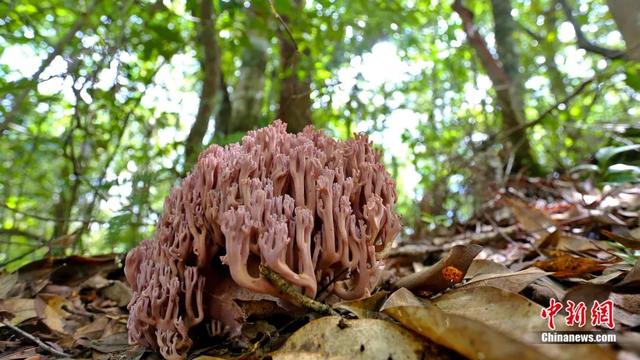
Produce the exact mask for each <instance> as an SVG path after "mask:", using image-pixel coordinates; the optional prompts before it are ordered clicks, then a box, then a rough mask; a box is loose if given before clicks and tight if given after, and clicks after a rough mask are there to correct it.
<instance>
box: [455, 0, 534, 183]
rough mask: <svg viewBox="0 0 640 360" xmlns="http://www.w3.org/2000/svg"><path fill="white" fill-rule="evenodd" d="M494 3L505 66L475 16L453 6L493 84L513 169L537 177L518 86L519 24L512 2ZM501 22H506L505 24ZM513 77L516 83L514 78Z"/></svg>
mask: <svg viewBox="0 0 640 360" xmlns="http://www.w3.org/2000/svg"><path fill="white" fill-rule="evenodd" d="M492 2H493V3H494V5H497V6H494V20H495V25H496V27H495V31H496V44H498V46H497V47H498V55H499V56H500V57H502V56H504V57H506V59H505V60H506V63H504V62H503V61H501V60H502V59H501V58H500V59H496V58H494V56H493V55H492V54H491V51H489V48H488V47H487V44H486V43H485V41H484V39H483V38H482V36H481V35H480V34H479V33H478V32H477V31H476V29H475V26H474V24H473V13H472V12H471V11H470V10H469V9H467V8H466V7H464V5H463V4H462V0H456V1H455V2H454V3H453V10H454V11H455V12H456V13H458V15H459V16H460V18H461V19H462V25H463V28H464V31H465V33H466V35H467V38H468V40H469V43H470V44H471V46H472V47H473V48H474V49H475V51H476V53H477V55H478V57H479V58H480V62H481V63H482V66H483V67H484V69H485V71H486V72H487V75H488V76H489V78H490V79H491V82H492V83H493V88H494V90H495V92H496V95H497V99H498V104H499V105H500V111H501V114H502V131H503V132H505V133H509V136H508V140H509V142H510V143H511V146H513V148H514V166H513V169H514V170H515V171H520V170H526V171H528V172H530V173H534V174H535V173H538V172H539V165H538V163H537V162H536V161H535V158H534V157H533V155H532V152H531V146H530V143H529V139H528V137H527V134H526V128H524V127H522V124H524V120H525V119H524V102H523V97H522V93H523V91H522V83H521V82H520V83H519V84H518V81H519V80H518V79H519V76H520V75H519V69H518V53H517V50H516V48H515V41H514V39H513V33H514V31H515V28H516V24H515V21H514V20H513V17H511V4H510V3H509V2H507V1H504V2H503V1H501V0H492ZM496 12H497V13H496ZM505 14H506V15H508V16H507V18H505ZM502 22H506V24H503V23H502ZM514 75H515V76H516V78H515V79H513V78H512V76H514Z"/></svg>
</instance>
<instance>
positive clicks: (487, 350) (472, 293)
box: [383, 287, 614, 359]
mask: <svg viewBox="0 0 640 360" xmlns="http://www.w3.org/2000/svg"><path fill="white" fill-rule="evenodd" d="M405 296H406V295H405ZM392 297H393V295H392ZM390 300H391V297H390ZM409 303H415V301H411V302H409ZM425 303H426V305H424V307H425V308H429V307H430V306H431V307H435V308H436V309H438V310H439V311H440V314H438V312H437V311H431V313H430V314H429V315H431V316H429V317H427V318H423V319H422V321H423V322H421V323H420V325H422V326H429V328H432V329H433V331H434V332H435V334H436V335H437V336H440V337H443V336H445V334H446V335H447V337H449V338H450V339H448V340H449V341H454V342H456V343H458V342H461V343H462V344H464V343H465V342H470V345H471V348H472V349H474V347H475V349H474V350H475V351H476V352H477V351H478V350H479V349H478V347H479V346H484V348H483V350H484V351H483V353H482V355H483V356H484V358H486V359H494V358H509V357H511V358H517V359H521V358H523V357H524V358H528V357H529V356H540V358H559V359H580V358H589V359H609V358H613V356H614V354H613V353H612V352H611V350H610V349H608V348H602V347H599V346H595V345H573V344H571V345H558V344H555V345H554V344H540V343H539V333H538V331H547V330H548V327H547V321H546V320H545V319H543V318H542V317H541V316H540V312H541V310H542V306H540V305H538V304H536V303H534V302H532V301H530V300H529V299H527V298H525V297H524V296H521V295H518V294H514V293H511V292H508V291H504V290H500V289H497V288H493V287H477V288H471V289H456V290H453V291H450V292H448V293H446V294H444V295H442V296H441V297H439V298H437V299H435V300H433V301H425ZM384 308H387V304H385V305H384V306H383V309H384ZM414 315H415V316H414V319H413V321H414V322H415V321H417V320H421V319H420V318H419V316H417V314H414ZM422 316H424V315H422ZM394 318H396V317H395V316H394ZM396 320H398V321H400V322H402V323H403V324H404V321H403V320H401V319H398V318H396ZM447 320H448V321H447ZM426 322H430V324H429V325H426V324H425V323H426ZM452 324H455V325H456V328H453V326H452ZM472 324H473V325H472ZM556 326H557V328H558V329H561V330H563V329H567V327H566V326H565V325H564V323H563V322H561V321H558V320H556ZM412 329H413V328H412ZM416 331H417V330H416ZM418 332H419V331H418ZM478 342H479V343H482V344H478ZM507 344H509V346H507ZM533 344H537V345H533ZM458 345H460V344H458ZM512 351H513V353H511V352H512ZM518 351H521V352H522V355H519V354H518ZM459 352H461V353H462V354H464V355H467V356H469V357H472V358H478V357H479V356H478V355H477V354H475V353H474V351H468V350H467V351H466V352H462V351H459ZM505 352H506V353H505ZM474 354H475V355H474Z"/></svg>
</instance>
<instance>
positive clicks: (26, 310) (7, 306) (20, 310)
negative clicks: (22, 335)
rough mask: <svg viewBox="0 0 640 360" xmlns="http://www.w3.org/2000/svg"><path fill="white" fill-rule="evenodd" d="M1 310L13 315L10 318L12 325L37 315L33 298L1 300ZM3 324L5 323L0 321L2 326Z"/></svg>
mask: <svg viewBox="0 0 640 360" xmlns="http://www.w3.org/2000/svg"><path fill="white" fill-rule="evenodd" d="M0 311H1V312H7V313H9V314H11V315H13V317H11V318H10V319H9V320H8V321H9V323H10V324H11V325H18V324H20V323H22V322H23V321H25V320H29V319H32V318H34V317H36V316H37V314H36V309H35V301H34V300H33V299H6V300H0ZM3 326H4V324H2V323H0V328H1V327H3Z"/></svg>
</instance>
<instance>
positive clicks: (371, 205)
mask: <svg viewBox="0 0 640 360" xmlns="http://www.w3.org/2000/svg"><path fill="white" fill-rule="evenodd" d="M396 198H397V195H396V190H395V183H394V181H393V180H392V179H391V177H390V176H389V173H388V172H387V171H386V170H385V168H384V166H383V164H382V161H381V154H380V153H379V152H378V151H376V150H374V149H373V147H372V146H371V144H370V143H369V141H368V139H367V137H366V136H364V135H356V137H355V138H353V139H349V140H347V141H336V140H334V139H332V138H330V137H327V136H326V135H324V133H322V132H321V131H318V130H315V129H314V128H313V127H311V126H308V127H306V128H305V129H304V131H302V132H301V133H298V134H289V133H287V132H286V125H285V124H284V123H282V122H280V121H276V122H274V123H273V124H272V125H271V126H268V127H266V128H263V129H259V130H256V131H250V132H249V133H248V134H247V135H246V136H245V137H244V138H243V139H242V142H241V143H239V144H231V145H227V146H226V147H221V146H218V145H212V146H211V147H209V148H208V149H206V150H205V151H204V152H203V153H202V154H200V156H199V157H198V162H197V164H196V165H195V168H194V169H193V171H192V172H191V173H190V174H189V175H188V176H187V177H186V178H185V179H184V180H183V181H182V184H181V185H180V186H179V187H177V188H175V189H173V190H172V192H171V194H170V195H169V197H167V199H166V200H165V205H164V211H163V215H162V217H161V218H160V220H159V222H158V224H157V228H156V233H155V238H154V239H153V240H147V241H144V242H142V243H141V244H140V245H139V246H138V247H137V248H135V249H133V250H132V251H131V252H130V253H129V254H128V255H127V259H126V264H125V275H126V277H127V280H128V281H129V282H130V284H131V287H132V289H133V291H134V295H133V298H132V299H131V302H130V303H129V310H130V313H131V315H130V318H129V323H128V327H129V341H130V342H131V343H137V344H141V345H144V346H149V347H151V348H154V349H156V350H158V351H160V353H161V354H162V355H163V356H164V357H165V358H182V357H184V355H185V354H186V352H187V351H188V350H189V349H190V348H191V346H192V345H193V341H192V337H191V336H192V335H193V331H194V330H195V328H196V327H197V326H198V325H199V324H201V323H203V321H204V322H217V323H219V324H222V326H221V328H222V329H223V331H224V332H226V334H227V335H229V336H238V335H239V334H240V329H241V325H242V320H243V319H242V318H241V317H240V316H236V315H234V313H233V311H227V310H225V309H229V308H230V306H232V305H231V304H230V302H232V299H230V297H229V296H225V294H224V291H223V289H226V288H227V286H228V285H224V286H223V285H221V284H223V283H225V284H228V282H229V281H231V280H225V279H228V278H229V277H230V278H231V279H232V281H233V283H235V285H237V286H238V287H239V288H242V289H245V290H248V291H250V292H252V293H255V294H260V295H263V296H266V297H271V298H275V299H281V300H283V301H287V300H288V298H287V296H286V294H283V293H282V291H281V290H280V289H279V288H278V287H276V286H274V285H273V283H272V282H271V281H269V279H267V278H265V277H264V275H263V274H261V272H260V269H261V267H263V268H268V269H270V271H272V272H273V273H275V274H277V275H278V276H279V277H281V278H282V279H284V280H285V281H286V282H287V283H289V284H291V285H292V286H293V287H295V288H296V289H297V290H298V291H299V292H300V293H302V294H304V295H305V296H307V297H309V298H312V299H313V298H315V297H316V296H317V295H318V289H326V292H327V294H328V295H329V296H333V297H335V298H339V299H345V300H352V299H359V298H363V297H366V296H368V295H369V294H370V292H371V290H372V289H373V288H374V287H375V286H376V284H377V282H378V279H379V273H380V268H381V262H380V261H379V260H380V258H381V256H382V254H383V252H384V251H385V250H386V249H387V248H388V245H390V243H391V242H392V241H393V239H394V238H395V237H396V235H397V234H398V233H399V232H400V221H399V217H398V215H397V214H396V213H395V212H394V209H393V206H394V204H395V202H396ZM205 289H207V290H206V292H205ZM224 299H226V300H224ZM190 332H191V334H190ZM190 335H191V336H190Z"/></svg>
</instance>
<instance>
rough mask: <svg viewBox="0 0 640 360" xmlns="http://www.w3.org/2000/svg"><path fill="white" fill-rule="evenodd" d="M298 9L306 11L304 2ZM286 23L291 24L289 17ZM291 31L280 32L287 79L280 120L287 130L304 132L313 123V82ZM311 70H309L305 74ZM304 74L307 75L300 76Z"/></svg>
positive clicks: (283, 84)
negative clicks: (301, 59) (285, 124)
mask: <svg viewBox="0 0 640 360" xmlns="http://www.w3.org/2000/svg"><path fill="white" fill-rule="evenodd" d="M294 2H295V6H296V7H297V8H298V9H302V3H301V2H300V0H294ZM282 20H283V22H284V23H285V24H288V23H290V22H289V19H288V18H287V17H286V16H283V17H282ZM286 30H287V29H280V31H278V40H279V43H280V66H281V73H282V74H283V77H282V79H281V81H280V99H279V103H280V107H279V109H278V118H279V119H280V120H282V121H284V122H286V123H287V130H288V131H289V132H292V133H296V132H299V131H301V130H302V129H303V128H304V127H305V126H306V125H308V124H311V82H310V80H309V75H308V74H309V73H308V70H307V69H302V65H301V63H300V58H301V56H302V54H301V53H300V52H299V51H298V49H297V45H296V43H295V41H294V40H293V39H292V36H291V33H290V32H289V31H286ZM305 70H307V71H305ZM300 73H304V74H305V75H304V76H300Z"/></svg>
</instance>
